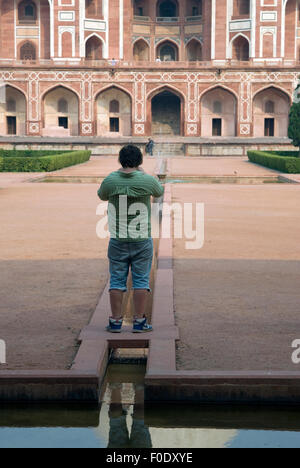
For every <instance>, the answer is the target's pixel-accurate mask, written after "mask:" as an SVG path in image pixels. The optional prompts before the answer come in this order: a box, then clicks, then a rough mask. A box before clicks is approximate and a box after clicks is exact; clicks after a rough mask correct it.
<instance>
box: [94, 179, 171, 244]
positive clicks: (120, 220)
mask: <svg viewBox="0 0 300 468" xmlns="http://www.w3.org/2000/svg"><path fill="white" fill-rule="evenodd" d="M163 193H164V188H163V186H162V185H161V184H160V183H159V182H158V180H157V179H156V178H155V177H152V176H150V175H148V174H145V173H144V172H142V171H134V172H130V173H128V174H126V173H125V172H122V171H116V172H112V173H111V174H110V175H109V176H108V177H106V179H104V181H103V182H102V184H101V187H100V189H99V190H98V196H99V198H100V199H101V200H103V201H109V207H108V220H109V230H110V234H111V237H112V238H114V239H118V240H120V241H123V242H137V241H142V240H145V239H149V238H150V237H151V200H150V198H151V196H153V197H156V198H158V197H161V196H162V195H163Z"/></svg>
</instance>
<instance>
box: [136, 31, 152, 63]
mask: <svg viewBox="0 0 300 468" xmlns="http://www.w3.org/2000/svg"><path fill="white" fill-rule="evenodd" d="M133 58H134V60H135V61H137V62H140V61H145V62H146V61H149V59H150V47H149V44H148V42H147V41H145V39H144V38H142V37H141V38H139V39H137V40H136V41H135V42H134V43H133Z"/></svg>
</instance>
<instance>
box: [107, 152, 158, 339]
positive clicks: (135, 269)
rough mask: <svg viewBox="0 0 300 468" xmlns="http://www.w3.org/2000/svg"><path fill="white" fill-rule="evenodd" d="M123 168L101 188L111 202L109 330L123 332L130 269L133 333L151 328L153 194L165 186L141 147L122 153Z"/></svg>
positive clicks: (155, 195)
mask: <svg viewBox="0 0 300 468" xmlns="http://www.w3.org/2000/svg"><path fill="white" fill-rule="evenodd" d="M119 162H120V164H121V166H122V167H121V168H120V169H119V170H118V171H116V172H113V173H112V174H110V175H109V176H108V177H107V178H106V179H105V180H104V181H103V183H102V185H101V187H100V189H99V190H98V196H99V198H100V199H101V200H103V201H109V208H108V218H109V226H110V235H111V239H110V243H109V249H108V258H109V264H110V302H111V311H112V316H111V317H110V319H109V325H108V327H107V331H109V332H111V333H120V332H121V329H122V324H123V317H122V303H123V296H124V293H125V292H126V291H127V280H128V275H129V269H130V268H131V273H132V283H133V289H134V296H133V302H134V309H135V316H134V323H133V330H132V331H133V332H134V333H145V332H149V331H152V326H151V325H149V324H148V322H147V318H146V316H145V311H146V305H147V296H148V293H149V292H151V290H150V273H151V268H152V261H153V240H152V237H151V196H153V197H161V196H162V195H163V193H164V189H163V187H162V185H161V184H160V183H159V182H158V180H157V179H156V178H155V177H152V176H150V175H148V174H145V172H144V171H143V169H142V168H141V165H142V163H143V155H142V153H141V151H140V149H139V148H137V147H136V146H133V145H128V146H125V147H124V148H122V150H121V151H120V155H119Z"/></svg>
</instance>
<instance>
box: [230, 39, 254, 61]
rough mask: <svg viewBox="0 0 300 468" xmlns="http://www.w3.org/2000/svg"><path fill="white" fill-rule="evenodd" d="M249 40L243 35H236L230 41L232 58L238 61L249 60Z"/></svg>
mask: <svg viewBox="0 0 300 468" xmlns="http://www.w3.org/2000/svg"><path fill="white" fill-rule="evenodd" d="M249 55H250V51H249V41H247V39H246V38H245V37H243V36H238V37H237V38H236V39H235V40H234V41H233V43H232V58H233V60H237V61H239V62H248V61H249Z"/></svg>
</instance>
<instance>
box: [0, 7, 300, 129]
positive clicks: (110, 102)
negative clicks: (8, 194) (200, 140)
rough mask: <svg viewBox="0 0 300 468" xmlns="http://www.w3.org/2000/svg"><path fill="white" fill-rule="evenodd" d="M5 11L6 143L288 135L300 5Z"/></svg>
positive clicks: (298, 73)
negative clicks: (14, 139)
mask: <svg viewBox="0 0 300 468" xmlns="http://www.w3.org/2000/svg"><path fill="white" fill-rule="evenodd" d="M0 6H1V15H0V134H1V135H2V136H3V135H19V136H23V135H28V136H55V137H62V138H63V137H65V136H90V137H92V136H99V137H117V136H139V137H143V136H148V135H160V136H162V137H172V136H174V135H181V136H189V137H205V138H207V137H217V136H222V137H235V136H239V137H248V138H249V137H265V136H268V137H272V136H274V137H286V136H287V127H288V114H289V108H290V105H291V103H292V101H293V98H294V96H295V93H296V91H295V90H296V87H297V85H298V83H299V78H300V0H0Z"/></svg>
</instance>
